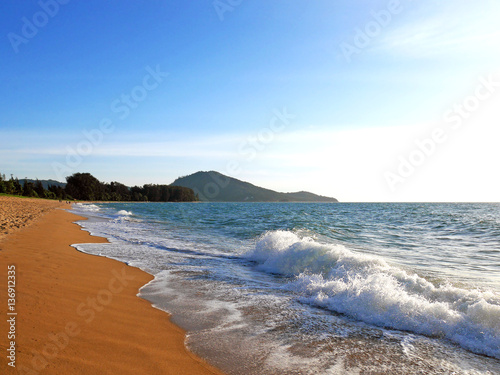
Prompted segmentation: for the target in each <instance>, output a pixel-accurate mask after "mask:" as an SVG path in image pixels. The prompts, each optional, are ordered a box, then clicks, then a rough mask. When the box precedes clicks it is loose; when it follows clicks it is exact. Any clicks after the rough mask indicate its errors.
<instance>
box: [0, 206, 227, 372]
mask: <svg viewBox="0 0 500 375" xmlns="http://www.w3.org/2000/svg"><path fill="white" fill-rule="evenodd" d="M61 208H68V205H66V204H65V203H59V202H52V201H44V200H35V199H21V198H8V197H0V226H1V233H0V235H2V237H1V238H0V258H1V259H2V262H1V263H2V265H1V268H0V278H1V280H2V282H1V285H2V288H1V289H0V300H1V308H0V312H1V314H2V323H1V330H0V348H1V350H2V356H1V357H0V368H1V373H2V374H3V373H5V374H15V373H19V374H134V375H136V374H221V372H220V371H218V370H217V369H215V368H213V367H211V366H210V365H208V364H207V363H206V362H205V361H203V360H202V359H200V358H198V357H197V356H195V355H194V354H192V353H191V352H189V351H188V350H187V349H186V347H185V345H184V341H185V332H184V331H183V330H181V329H180V328H179V327H177V326H176V325H174V324H173V323H171V322H170V321H169V317H168V315H167V314H166V313H164V312H162V311H160V310H157V309H155V308H153V307H152V306H151V305H150V303H149V302H147V301H145V300H143V299H141V298H139V297H137V293H138V289H139V288H140V287H141V286H143V285H144V284H146V283H147V282H149V281H150V280H151V279H152V276H151V275H149V274H147V273H145V272H143V271H141V270H139V269H137V268H133V267H129V266H127V265H125V264H123V263H121V262H118V261H115V260H111V259H108V258H103V257H97V256H92V255H88V254H84V253H81V252H79V251H77V250H75V249H74V248H73V247H71V246H70V245H71V244H77V243H89V242H107V241H106V240H105V239H103V238H99V237H93V236H90V235H89V233H87V232H85V231H82V230H81V229H80V227H79V226H78V225H77V224H74V223H73V222H74V221H76V220H79V219H82V218H80V217H78V216H76V215H74V214H71V213H69V212H67V211H65V210H63V209H61ZM9 276H10V278H9ZM8 280H9V281H11V283H10V284H9V285H10V286H11V289H10V290H9V289H8V288H7V284H8ZM12 281H15V285H14V283H13V282H12ZM8 293H10V294H11V295H10V296H9V295H8ZM12 297H13V298H12ZM9 314H11V315H9ZM5 353H7V356H6V355H5ZM9 355H10V358H9ZM13 365H15V368H14V367H13Z"/></svg>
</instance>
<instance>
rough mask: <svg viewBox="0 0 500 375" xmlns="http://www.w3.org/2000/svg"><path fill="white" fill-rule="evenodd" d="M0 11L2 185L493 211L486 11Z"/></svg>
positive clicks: (157, 5) (12, 7)
mask: <svg viewBox="0 0 500 375" xmlns="http://www.w3.org/2000/svg"><path fill="white" fill-rule="evenodd" d="M1 7H2V10H3V11H2V12H1V13H0V19H1V26H0V27H1V30H2V35H3V36H4V37H3V39H2V42H1V43H0V53H1V56H2V68H3V69H1V70H0V82H1V85H0V92H1V94H2V97H3V98H4V100H3V101H2V102H1V104H0V106H1V107H0V127H1V138H0V154H1V157H0V173H5V174H6V175H7V176H9V175H10V174H13V175H14V176H17V177H18V178H20V179H21V178H24V177H28V178H39V179H54V180H58V181H61V182H64V177H65V176H69V175H71V174H73V173H76V172H89V173H91V174H93V175H94V176H95V177H97V178H98V179H99V180H101V181H106V182H110V181H119V182H122V183H124V184H126V185H129V186H133V185H143V184H146V183H158V184H165V183H171V182H173V181H174V180H175V179H176V178H178V177H179V176H183V175H189V174H192V173H195V172H197V171H209V170H216V171H218V172H220V173H223V174H225V175H229V176H231V177H234V178H237V179H239V180H243V181H247V182H250V183H252V184H254V185H257V186H260V187H265V188H268V189H272V190H276V191H280V192H293V191H302V190H304V191H309V192H312V193H315V194H319V195H324V196H329V197H335V198H337V199H339V200H340V201H341V202H498V201H500V195H499V193H498V192H499V191H500V179H498V177H497V172H496V170H497V169H498V167H497V164H498V161H499V160H500V149H499V148H498V145H497V144H498V139H499V138H500V129H499V126H498V120H499V119H500V109H499V108H500V106H499V98H500V95H499V93H500V70H499V69H500V52H498V44H499V42H500V29H499V27H498V19H499V16H500V3H498V2H494V1H485V2H484V3H482V4H481V5H480V6H479V5H478V4H477V3H476V4H474V3H471V2H466V1H459V2H454V3H452V4H451V3H447V2H441V1H437V0H435V1H431V0H427V1H420V2H416V1H397V0H391V1H373V2H370V5H369V6H366V3H365V2H362V1H340V2H337V3H335V4H332V3H331V2H325V1H321V2H315V3H305V2H300V1H287V2H285V1H275V2H271V3H270V2H264V1H254V2H246V1H226V0H217V1H207V2H198V3H196V4H186V3H180V2H174V1H165V2H148V3H140V2H127V3H123V2H119V1H117V0H113V1H107V2H105V3H102V2H98V1H96V0H93V1H86V2H84V3H81V2H71V1H66V0H65V1H62V0H41V1H37V2H30V3H28V4H27V3H18V2H9V3H4V4H2V5H1Z"/></svg>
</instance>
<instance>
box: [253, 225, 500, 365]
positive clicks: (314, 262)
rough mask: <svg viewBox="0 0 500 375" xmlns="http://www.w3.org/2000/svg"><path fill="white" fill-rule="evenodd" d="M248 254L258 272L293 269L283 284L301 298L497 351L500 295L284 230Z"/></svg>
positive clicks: (476, 349)
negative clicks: (425, 275) (440, 282)
mask: <svg viewBox="0 0 500 375" xmlns="http://www.w3.org/2000/svg"><path fill="white" fill-rule="evenodd" d="M246 258H248V259H250V260H253V261H255V262H257V263H258V266H257V267H258V269H260V270H262V271H266V272H270V273H278V274H282V275H287V276H295V279H294V280H293V281H292V282H290V283H288V284H287V286H286V288H287V289H289V290H291V291H293V292H295V293H298V294H299V295H300V299H301V300H302V301H303V302H307V303H310V304H313V305H316V306H321V307H323V308H327V309H329V310H332V311H335V312H338V313H342V314H346V315H348V316H351V317H353V318H356V319H358V320H361V321H363V322H366V323H370V324H374V325H377V326H382V327H390V328H395V329H400V330H406V331H411V332H415V333H419V334H424V335H427V336H431V337H441V338H446V339H448V340H451V341H453V342H455V343H457V344H459V345H461V346H463V347H464V348H466V349H468V350H471V351H474V352H476V353H481V354H486V355H489V356H492V357H495V358H500V297H499V296H498V295H496V294H494V293H493V292H482V291H479V290H467V289H462V288H457V287H454V286H452V285H449V284H444V285H434V284H433V283H431V282H430V281H428V280H427V279H425V278H423V277H421V276H419V275H416V274H412V273H409V272H407V271H405V270H403V269H401V268H398V267H395V266H391V265H389V264H388V263H387V262H386V261H385V260H384V259H382V258H379V257H375V256H367V255H364V254H360V253H355V252H353V251H350V250H349V249H347V248H345V247H344V246H341V245H332V244H321V243H318V242H316V241H314V240H312V239H310V238H300V237H298V236H297V235H296V234H294V233H292V232H287V231H273V232H268V233H266V234H265V235H263V236H262V237H261V239H260V240H259V241H258V242H257V244H256V246H255V249H254V250H252V251H250V252H249V253H247V254H246Z"/></svg>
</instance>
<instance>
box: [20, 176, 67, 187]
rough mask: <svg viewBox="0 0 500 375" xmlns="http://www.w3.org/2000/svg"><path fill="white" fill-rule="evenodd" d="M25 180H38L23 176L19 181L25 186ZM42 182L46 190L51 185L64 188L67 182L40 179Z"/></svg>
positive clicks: (34, 181) (33, 181)
mask: <svg viewBox="0 0 500 375" xmlns="http://www.w3.org/2000/svg"><path fill="white" fill-rule="evenodd" d="M25 181H28V182H32V183H36V180H32V179H30V178H28V179H25V178H23V179H21V180H19V183H20V184H21V185H23V186H24V182H25ZM40 182H41V183H42V185H43V188H44V189H45V190H47V189H48V188H49V186H60V187H62V188H64V187H65V186H66V183H65V182H59V181H56V180H40Z"/></svg>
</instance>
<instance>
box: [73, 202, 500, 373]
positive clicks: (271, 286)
mask: <svg viewBox="0 0 500 375" xmlns="http://www.w3.org/2000/svg"><path fill="white" fill-rule="evenodd" d="M74 207H75V209H74V211H75V212H76V213H78V214H81V215H83V216H87V217H89V219H90V220H88V221H83V222H81V223H80V225H82V226H83V227H84V228H85V229H87V230H89V231H90V232H91V233H93V234H96V235H101V236H104V237H107V238H109V239H110V241H111V244H104V245H103V244H85V245H79V246H78V248H79V249H80V250H82V251H85V252H89V253H93V254H101V255H104V256H108V257H112V258H115V259H119V260H121V261H124V262H127V263H129V264H131V265H134V266H137V267H140V268H142V269H144V270H146V271H147V272H150V273H151V274H153V275H155V280H153V281H152V282H151V283H150V284H148V285H147V286H145V287H143V288H142V289H141V296H143V297H144V298H146V299H148V300H150V301H151V302H153V303H154V304H155V306H157V307H159V308H161V309H164V310H166V311H169V312H171V313H172V314H173V321H174V322H176V323H177V324H179V325H180V326H182V327H184V328H186V329H187V330H188V331H189V335H188V338H187V344H188V346H189V348H190V349H191V350H193V351H194V352H196V353H197V354H200V355H201V356H203V357H205V358H207V359H208V360H209V361H210V362H212V363H213V364H215V365H217V366H219V367H220V368H222V369H223V370H226V371H227V372H228V373H230V374H282V373H287V374H323V373H324V374H349V373H352V374H365V373H366V374H368V373H370V374H374V373H394V374H416V373H422V374H429V373H436V374H437V373H456V374H495V373H500V205H499V204H431V203H428V204H352V203H351V204H342V203H341V204H302V203H181V204H172V203H116V204H98V205H89V204H88V205H75V206H74Z"/></svg>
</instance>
